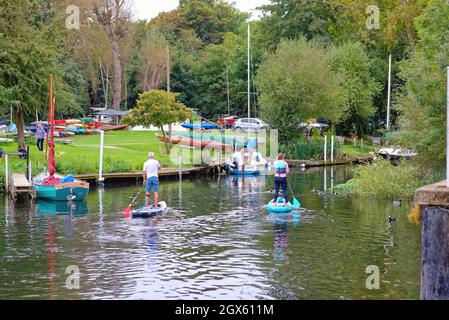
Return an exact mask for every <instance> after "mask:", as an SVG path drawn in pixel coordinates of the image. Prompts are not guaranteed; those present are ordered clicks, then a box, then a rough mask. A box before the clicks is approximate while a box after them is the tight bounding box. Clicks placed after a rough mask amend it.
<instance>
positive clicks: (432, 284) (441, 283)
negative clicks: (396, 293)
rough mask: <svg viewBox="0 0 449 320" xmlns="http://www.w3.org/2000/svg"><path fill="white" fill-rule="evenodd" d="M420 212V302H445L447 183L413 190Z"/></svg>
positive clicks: (448, 288) (448, 279)
mask: <svg viewBox="0 0 449 320" xmlns="http://www.w3.org/2000/svg"><path fill="white" fill-rule="evenodd" d="M415 203H416V204H418V205H419V206H420V210H421V299H422V300H449V188H448V187H447V182H446V181H443V182H440V183H437V184H433V185H429V186H425V187H423V188H420V189H418V190H416V193H415Z"/></svg>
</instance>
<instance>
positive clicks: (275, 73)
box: [256, 38, 345, 143]
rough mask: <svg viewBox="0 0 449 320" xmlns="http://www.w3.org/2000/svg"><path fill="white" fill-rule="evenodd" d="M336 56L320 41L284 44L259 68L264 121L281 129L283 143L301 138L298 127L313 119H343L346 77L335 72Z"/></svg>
mask: <svg viewBox="0 0 449 320" xmlns="http://www.w3.org/2000/svg"><path fill="white" fill-rule="evenodd" d="M335 54H336V53H335V50H334V49H332V48H326V47H325V46H324V44H323V43H322V42H319V41H307V40H306V39H305V38H300V39H298V40H295V41H293V40H290V41H283V42H282V43H281V44H280V46H279V49H278V50H277V52H276V53H275V54H271V55H268V57H267V58H266V60H265V61H264V62H263V64H262V65H261V67H260V68H259V71H258V74H257V78H256V83H257V85H258V88H259V91H260V105H261V113H262V118H263V119H264V120H266V121H267V122H268V123H269V124H270V125H271V126H272V127H273V128H277V129H279V138H280V141H281V142H283V143H285V142H288V141H291V140H292V139H294V138H296V137H298V125H299V124H300V123H301V122H305V121H307V120H308V119H310V118H320V117H324V118H326V119H328V120H330V121H333V122H336V123H338V122H339V121H340V119H342V117H343V116H344V114H343V113H344V110H345V104H344V102H345V97H344V95H343V94H342V90H341V86H342V81H343V78H342V76H341V75H340V74H339V73H337V72H334V70H333V63H334V59H335Z"/></svg>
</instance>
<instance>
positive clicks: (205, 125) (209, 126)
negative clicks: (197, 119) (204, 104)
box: [182, 123, 220, 130]
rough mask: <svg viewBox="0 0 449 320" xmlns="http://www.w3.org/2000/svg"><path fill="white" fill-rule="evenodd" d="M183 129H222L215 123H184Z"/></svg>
mask: <svg viewBox="0 0 449 320" xmlns="http://www.w3.org/2000/svg"><path fill="white" fill-rule="evenodd" d="M182 127H183V128H186V129H204V130H212V129H219V128H220V126H219V125H218V124H215V123H184V124H183V125H182Z"/></svg>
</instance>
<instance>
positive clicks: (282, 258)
mask: <svg viewBox="0 0 449 320" xmlns="http://www.w3.org/2000/svg"><path fill="white" fill-rule="evenodd" d="M345 170H346V168H344V167H341V168H335V171H334V176H335V184H338V183H342V182H344V181H345V176H346V175H347V174H348V172H345ZM323 172H324V171H323V169H322V168H317V169H316V170H306V171H303V172H292V174H291V176H290V177H289V182H290V183H291V184H292V189H293V191H294V193H295V195H296V196H297V197H298V198H299V200H300V201H301V203H302V205H303V207H304V208H305V209H302V211H301V212H293V213H290V214H284V215H279V214H276V215H270V214H268V212H267V210H266V209H265V207H264V206H265V205H266V204H267V203H268V201H270V200H271V199H272V197H273V193H272V190H271V189H272V188H273V177H266V176H260V177H221V178H219V179H216V178H214V179H206V178H205V179H200V178H196V179H192V180H189V179H183V181H182V183H181V182H179V181H163V182H161V190H160V191H161V192H160V195H161V199H164V200H166V202H167V204H168V205H169V206H170V207H172V208H173V213H170V214H165V215H161V216H156V217H153V218H151V219H129V220H125V219H123V218H122V211H123V210H124V208H126V206H127V205H128V204H129V202H130V201H131V200H130V199H132V198H133V197H134V196H135V195H136V193H137V192H138V190H139V189H140V186H121V187H108V188H105V189H103V188H99V189H97V190H93V191H92V192H91V193H90V194H89V196H88V197H87V199H86V203H76V208H73V207H71V206H68V205H67V204H66V205H65V207H64V206H63V205H62V204H49V203H45V202H40V201H39V202H37V203H36V207H35V208H33V209H32V210H31V209H30V207H29V206H28V205H24V204H21V203H18V204H17V205H16V206H14V205H13V204H11V202H7V201H2V202H0V248H2V255H1V256H0V298H9V299H11V298H25V299H27V298H34V299H47V298H53V299H122V298H123V299H129V298H137V299H185V298H193V299H205V298H209V299H267V298H268V299H302V298H306V299H323V298H325V299H333V298H337V299H338V298H339V297H341V296H344V297H346V298H352V299H358V298H374V299H379V298H380V299H383V298H400V299H413V298H418V297H419V252H420V251H419V244H420V232H419V227H416V226H415V225H413V224H409V223H408V221H407V218H406V215H407V212H408V208H407V207H406V206H405V205H404V207H402V208H399V207H393V206H392V205H391V204H390V203H389V202H382V201H376V200H374V199H361V198H358V197H342V196H336V195H334V194H332V193H328V194H327V195H325V196H323V195H320V194H317V193H311V192H310V190H312V189H313V188H317V189H320V190H322V187H323V179H324V177H323V175H324V174H323ZM331 175H332V173H331ZM331 181H332V180H331ZM58 206H63V207H62V208H58ZM89 211H90V212H89ZM2 215H4V217H3V216H2ZM388 215H391V216H394V217H397V221H396V223H395V224H393V225H391V226H388V225H386V221H387V218H388ZM69 265H77V266H79V267H80V270H81V274H82V279H81V288H80V290H67V289H66V288H65V287H64V286H65V279H66V277H67V275H65V270H66V268H67V266H69ZM368 265H378V266H379V267H380V268H381V269H382V271H388V272H387V273H383V274H382V281H385V282H382V286H381V288H382V290H373V291H367V290H366V288H365V286H364V283H365V279H366V274H365V268H366V266H368Z"/></svg>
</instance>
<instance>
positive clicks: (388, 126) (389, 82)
mask: <svg viewBox="0 0 449 320" xmlns="http://www.w3.org/2000/svg"><path fill="white" fill-rule="evenodd" d="M390 108H391V54H390V56H389V58H388V97H387V131H389V130H390Z"/></svg>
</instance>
